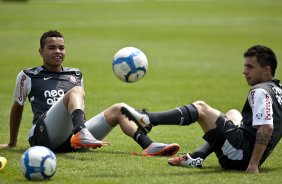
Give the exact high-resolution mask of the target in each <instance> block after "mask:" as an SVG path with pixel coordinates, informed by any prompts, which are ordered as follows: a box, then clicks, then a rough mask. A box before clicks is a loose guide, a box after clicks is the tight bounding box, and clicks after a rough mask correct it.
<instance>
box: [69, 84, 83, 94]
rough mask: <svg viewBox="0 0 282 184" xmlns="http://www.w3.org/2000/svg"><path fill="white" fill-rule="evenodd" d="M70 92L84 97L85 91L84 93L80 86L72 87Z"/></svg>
mask: <svg viewBox="0 0 282 184" xmlns="http://www.w3.org/2000/svg"><path fill="white" fill-rule="evenodd" d="M71 92H75V93H79V94H81V95H83V96H85V91H84V89H83V87H82V86H75V87H73V88H72V89H71Z"/></svg>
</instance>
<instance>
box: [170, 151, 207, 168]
mask: <svg viewBox="0 0 282 184" xmlns="http://www.w3.org/2000/svg"><path fill="white" fill-rule="evenodd" d="M168 163H169V164H170V165H172V166H183V167H199V168H201V167H202V165H203V159H202V158H200V157H198V158H192V157H191V156H190V155H189V154H188V153H186V154H185V155H183V156H179V157H175V158H171V159H169V160H168Z"/></svg>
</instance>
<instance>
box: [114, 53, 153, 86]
mask: <svg viewBox="0 0 282 184" xmlns="http://www.w3.org/2000/svg"><path fill="white" fill-rule="evenodd" d="M112 67H113V72H114V74H115V75H116V76H117V78H119V79H120V80H121V81H123V82H136V81H138V80H140V79H142V78H143V77H144V76H145V75H146V73H147V70H148V59H147V57H146V55H145V54H144V53H143V52H142V51H141V50H140V49H137V48H135V47H124V48H122V49H120V50H119V51H117V53H116V54H115V55H114V58H113V63H112Z"/></svg>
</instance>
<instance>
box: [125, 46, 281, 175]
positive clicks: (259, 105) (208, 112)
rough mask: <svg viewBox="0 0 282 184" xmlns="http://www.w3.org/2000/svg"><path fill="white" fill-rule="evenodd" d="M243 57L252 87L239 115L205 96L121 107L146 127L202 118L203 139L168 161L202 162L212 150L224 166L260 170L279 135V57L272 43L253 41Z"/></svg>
mask: <svg viewBox="0 0 282 184" xmlns="http://www.w3.org/2000/svg"><path fill="white" fill-rule="evenodd" d="M244 58H245V63H244V70H243V74H244V75H245V78H246V81H247V83H248V85H250V86H251V89H250V91H249V94H248V97H247V100H246V103H245V105H244V107H243V109H242V115H241V113H240V112H239V111H237V110H234V109H232V110H230V111H228V112H227V113H226V114H223V113H221V112H220V111H218V110H216V109H214V108H212V107H211V106H209V105H208V104H206V103H205V102H203V101H196V102H194V103H191V104H189V105H185V106H182V107H179V108H176V109H172V110H169V111H164V112H146V111H144V110H141V111H137V110H135V109H133V108H132V107H130V106H127V105H125V106H124V107H122V112H123V113H124V114H125V115H126V116H127V117H128V118H129V119H130V120H133V121H134V122H136V124H138V126H140V127H143V131H144V132H148V129H149V130H150V129H151V128H152V126H156V125H172V124H175V125H190V124H191V123H194V122H196V121H197V122H198V123H199V124H200V126H201V128H202V130H203V132H204V136H203V138H204V139H205V140H206V141H207V143H205V144H204V145H203V146H202V147H200V148H199V149H198V150H197V151H195V152H193V153H192V154H189V153H187V154H185V155H183V156H180V157H176V158H171V159H169V160H168V163H169V164H171V165H175V166H187V167H190V166H191V167H201V166H202V161H203V160H204V159H205V158H206V157H207V156H208V155H209V154H210V153H212V152H215V154H216V156H217V157H218V160H219V163H220V165H221V166H222V168H223V169H237V170H245V171H246V172H247V173H259V167H260V166H261V164H262V163H263V162H264V161H265V160H266V158H267V157H268V156H269V155H270V154H271V152H272V151H273V149H274V148H275V146H276V145H277V144H278V142H279V140H280V138H281V136H282V89H281V85H280V84H279V82H280V81H279V80H276V79H274V75H275V70H276V68H277V59H276V56H275V54H274V52H273V51H272V50H271V49H270V48H268V47H265V46H261V45H256V46H253V47H251V48H249V49H247V51H246V52H245V53H244Z"/></svg>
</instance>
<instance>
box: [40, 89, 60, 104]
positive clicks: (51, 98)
mask: <svg viewBox="0 0 282 184" xmlns="http://www.w3.org/2000/svg"><path fill="white" fill-rule="evenodd" d="M64 94H65V93H64V90H62V89H60V90H51V91H49V90H46V91H44V96H45V98H47V100H46V103H47V104H48V105H53V104H54V103H55V102H56V101H58V99H59V98H60V97H62V96H64Z"/></svg>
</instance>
